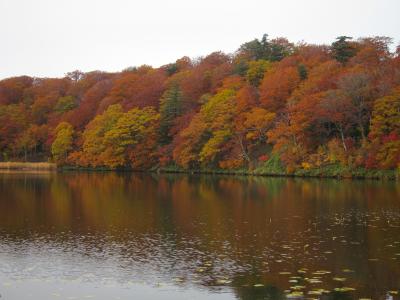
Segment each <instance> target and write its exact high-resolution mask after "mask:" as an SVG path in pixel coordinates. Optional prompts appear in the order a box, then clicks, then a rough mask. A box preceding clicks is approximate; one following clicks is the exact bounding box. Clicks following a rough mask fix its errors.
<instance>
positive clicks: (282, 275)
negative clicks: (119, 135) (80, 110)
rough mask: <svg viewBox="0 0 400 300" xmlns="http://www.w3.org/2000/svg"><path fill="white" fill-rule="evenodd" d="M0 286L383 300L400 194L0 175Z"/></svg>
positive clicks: (328, 186)
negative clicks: (68, 286)
mask: <svg viewBox="0 0 400 300" xmlns="http://www.w3.org/2000/svg"><path fill="white" fill-rule="evenodd" d="M0 280H1V281H3V287H2V286H1V281H0V293H1V294H4V295H5V294H6V293H8V298H6V299H21V297H24V296H26V295H27V294H26V289H29V290H30V293H33V295H36V297H37V295H40V298H41V299H53V298H54V297H56V296H55V295H58V296H59V297H61V298H62V297H64V298H67V297H74V296H71V295H69V294H68V293H67V292H66V291H65V290H61V291H59V289H60V288H61V289H63V287H65V286H66V285H70V286H71V287H70V288H69V290H68V292H69V293H71V292H72V291H73V295H75V296H76V297H78V298H83V297H84V294H85V293H89V294H90V295H87V296H93V297H94V298H95V299H111V298H110V297H111V296H110V295H108V296H107V293H106V292H105V291H104V288H105V287H108V288H110V289H114V290H113V291H114V292H113V296H119V297H122V299H125V298H124V297H128V298H129V297H131V298H132V296H137V297H140V298H146V297H147V298H149V299H152V298H153V299H154V298H168V297H170V299H178V298H179V297H182V298H183V299H185V298H188V297H191V298H196V297H198V298H200V299H204V298H207V297H210V298H216V297H217V298H220V297H221V298H227V299H229V298H238V299H285V298H286V297H294V298H295V297H301V295H304V296H306V297H313V298H321V297H322V298H323V299H345V298H346V297H349V299H351V298H356V297H359V298H374V299H385V298H387V299H390V297H392V296H394V297H396V291H398V289H399V287H400V186H399V185H398V184H397V183H396V182H380V181H336V180H300V179H284V178H263V177H216V176H183V175H144V174H131V173H72V172H71V173H58V174H57V173H41V174H24V173H9V174H0ZM353 289H354V290H353ZM2 290H3V292H2ZM24 290H25V291H24ZM127 291H128V292H127ZM390 295H392V296H390ZM107 297H108V298H107ZM27 299H28V298H27Z"/></svg>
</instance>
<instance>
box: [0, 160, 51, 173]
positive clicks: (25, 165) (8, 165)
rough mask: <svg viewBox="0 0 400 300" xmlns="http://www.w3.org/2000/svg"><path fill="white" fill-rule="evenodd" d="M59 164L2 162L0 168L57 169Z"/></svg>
mask: <svg viewBox="0 0 400 300" xmlns="http://www.w3.org/2000/svg"><path fill="white" fill-rule="evenodd" d="M56 169H57V165H56V164H54V163H48V162H0V170H37V171H44V170H56Z"/></svg>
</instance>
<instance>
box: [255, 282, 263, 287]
mask: <svg viewBox="0 0 400 300" xmlns="http://www.w3.org/2000/svg"><path fill="white" fill-rule="evenodd" d="M253 286H254V287H263V286H264V285H263V284H262V283H256V284H255V285H253Z"/></svg>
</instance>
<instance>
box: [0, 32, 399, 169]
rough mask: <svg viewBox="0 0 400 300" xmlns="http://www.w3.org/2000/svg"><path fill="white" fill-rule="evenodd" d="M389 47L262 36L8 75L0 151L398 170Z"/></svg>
mask: <svg viewBox="0 0 400 300" xmlns="http://www.w3.org/2000/svg"><path fill="white" fill-rule="evenodd" d="M390 44H391V39H390V38H386V37H372V38H360V39H358V40H353V39H351V38H349V37H345V36H343V37H339V38H337V39H336V41H335V42H334V43H332V44H331V45H312V44H306V43H298V44H293V43H290V42H289V41H288V40H287V39H285V38H276V39H272V40H270V39H268V36H267V35H264V36H263V37H262V39H261V40H259V39H255V40H253V41H250V42H247V43H244V44H243V45H242V46H240V48H239V49H238V50H237V51H236V52H235V53H234V54H230V55H228V54H224V53H222V52H215V53H212V54H210V55H208V56H206V57H201V58H197V59H190V58H188V57H183V58H181V59H178V60H177V61H176V62H174V63H171V64H168V65H165V66H162V67H160V68H152V67H150V66H147V65H143V66H140V67H133V68H128V69H126V70H124V71H122V72H119V73H106V72H100V71H95V72H90V73H82V72H80V71H74V72H71V73H68V74H66V76H65V78H31V77H27V76H21V77H15V78H9V79H5V80H2V81H0V154H1V158H0V159H1V160H2V161H10V160H17V161H49V160H50V161H54V162H56V163H58V164H59V165H69V166H80V167H106V168H112V169H114V168H131V169H137V170H146V169H155V168H167V169H168V168H180V169H192V170H193V169H196V170H200V169H227V170H238V169H243V170H254V169H257V168H266V167H268V166H269V167H271V166H273V167H274V168H275V169H279V170H281V172H285V173H294V172H299V171H302V170H303V171H304V170H313V169H320V168H324V167H330V166H337V167H343V168H350V169H357V168H363V169H366V170H367V169H371V170H373V169H378V170H394V169H396V168H399V164H400V47H398V48H397V51H395V52H391V51H390V47H389V46H390ZM271 170H272V169H271ZM272 171H273V170H272Z"/></svg>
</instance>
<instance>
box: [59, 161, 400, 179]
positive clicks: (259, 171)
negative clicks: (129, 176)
mask: <svg viewBox="0 0 400 300" xmlns="http://www.w3.org/2000/svg"><path fill="white" fill-rule="evenodd" d="M60 170H62V171H126V172H129V171H133V172H150V173H184V174H216V175H217V174H218V175H251V176H276V177H314V178H337V179H341V178H353V179H362V178H364V179H390V180H399V179H400V169H397V170H374V169H365V168H349V167H345V166H341V165H340V164H330V165H326V166H323V167H320V168H311V169H299V170H296V171H294V172H293V173H288V172H287V171H286V169H285V167H284V166H283V165H282V163H281V162H280V160H279V159H278V158H274V157H272V158H271V159H270V160H268V161H267V162H265V163H264V164H262V165H260V166H258V167H256V168H254V169H252V170H249V169H246V168H240V169H233V170H232V169H231V170H226V169H217V168H201V169H184V168H181V167H179V166H175V165H173V166H167V167H161V168H153V169H150V170H133V169H127V168H122V169H110V168H105V167H97V168H90V167H76V166H63V167H61V168H60Z"/></svg>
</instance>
